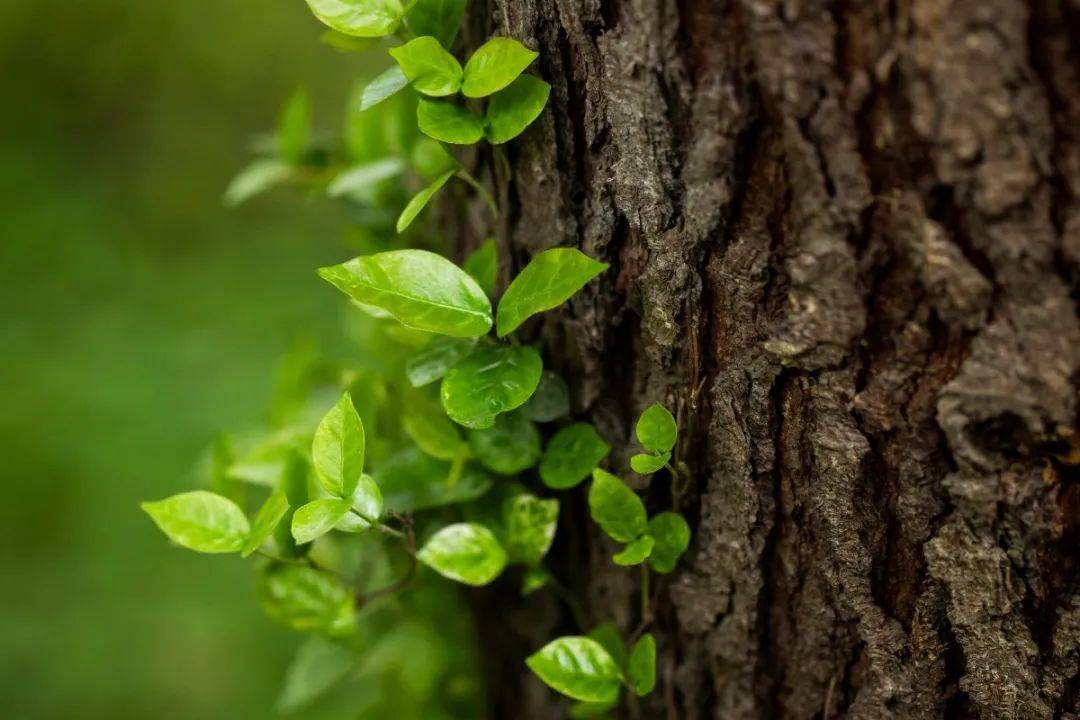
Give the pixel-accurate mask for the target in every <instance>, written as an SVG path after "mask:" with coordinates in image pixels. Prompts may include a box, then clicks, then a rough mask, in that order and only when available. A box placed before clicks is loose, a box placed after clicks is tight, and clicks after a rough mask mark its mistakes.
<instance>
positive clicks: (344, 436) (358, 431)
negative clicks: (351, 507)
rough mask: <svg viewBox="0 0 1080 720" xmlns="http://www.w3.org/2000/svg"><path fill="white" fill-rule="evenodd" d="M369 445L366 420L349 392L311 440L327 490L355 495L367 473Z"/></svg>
mask: <svg viewBox="0 0 1080 720" xmlns="http://www.w3.org/2000/svg"><path fill="white" fill-rule="evenodd" d="M365 445H366V438H365V435H364V423H363V422H361V420H360V415H359V414H357V412H356V408H355V407H353V403H352V398H351V397H350V396H349V393H347V392H346V393H344V394H342V396H341V399H339V400H338V401H337V403H336V404H335V405H334V407H332V408H330V411H329V412H327V413H326V415H325V416H324V417H323V419H322V420H321V421H320V422H319V426H318V427H317V428H316V429H315V437H314V439H313V440H312V442H311V459H312V462H313V464H314V465H315V472H316V474H317V475H318V477H319V482H320V483H321V484H322V486H323V488H324V489H325V490H326V492H328V493H330V494H331V495H333V496H335V497H337V498H349V497H352V494H353V491H354V490H356V485H357V483H359V482H360V475H361V474H362V473H363V472H364V450H365Z"/></svg>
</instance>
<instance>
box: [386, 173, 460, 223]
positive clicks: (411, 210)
mask: <svg viewBox="0 0 1080 720" xmlns="http://www.w3.org/2000/svg"><path fill="white" fill-rule="evenodd" d="M453 175H454V171H453V170H447V171H446V172H444V173H443V174H442V175H440V176H439V177H437V178H435V182H433V183H431V184H430V185H428V186H427V187H426V188H424V189H423V190H421V191H420V192H418V193H416V194H415V195H413V198H412V200H410V201H409V204H408V205H406V206H405V209H404V210H402V211H401V215H400V216H399V217H398V219H397V231H398V232H399V233H400V232H404V231H405V228H407V227H409V225H411V224H412V221H413V220H415V219H416V216H417V215H419V214H420V211H421V210H423V209H424V208H425V207H427V204H428V203H429V202H430V201H431V198H432V197H433V196H434V195H435V193H437V192H439V190H440V189H442V186H443V185H445V184H446V181H447V180H449V179H450V178H451V177H452V176H453Z"/></svg>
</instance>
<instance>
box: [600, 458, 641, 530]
mask: <svg viewBox="0 0 1080 720" xmlns="http://www.w3.org/2000/svg"><path fill="white" fill-rule="evenodd" d="M589 511H590V513H592V518H593V520H595V521H596V524H597V525H599V526H600V527H601V528H603V530H604V532H606V533H607V534H608V535H610V536H611V538H612V539H614V540H618V541H619V542H624V543H628V542H630V541H631V540H634V539H635V538H637V536H638V535H641V533H643V532H645V528H646V527H647V526H648V523H647V522H646V520H645V505H644V504H643V503H642V502H641V498H639V497H638V496H637V493H635V492H634V491H633V490H631V489H630V488H628V487H626V485H624V484H623V481H622V480H620V479H619V478H617V477H615V476H614V475H612V474H611V473H609V472H605V471H604V470H601V469H600V468H596V469H595V470H593V482H592V487H590V488H589Z"/></svg>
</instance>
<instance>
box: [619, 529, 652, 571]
mask: <svg viewBox="0 0 1080 720" xmlns="http://www.w3.org/2000/svg"><path fill="white" fill-rule="evenodd" d="M655 542H656V541H655V540H653V538H652V537H651V536H649V535H642V536H641V537H639V538H637V539H636V540H631V541H630V543H629V544H628V545H627V546H626V547H624V548H623V549H622V550H621V551H620V552H617V553H615V556H614V557H613V558H612V560H614V561H615V564H616V565H622V566H624V567H625V566H628V565H640V564H641V563H643V562H645V560H646V559H647V558H648V557H649V553H651V552H652V549H653V543H655Z"/></svg>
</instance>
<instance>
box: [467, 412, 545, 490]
mask: <svg viewBox="0 0 1080 720" xmlns="http://www.w3.org/2000/svg"><path fill="white" fill-rule="evenodd" d="M469 447H470V448H472V452H473V455H474V456H475V457H476V459H477V460H479V461H480V464H481V465H483V466H484V467H486V468H487V469H488V470H491V471H492V472H496V473H499V474H500V475H516V474H517V473H519V472H521V471H523V470H528V469H529V468H531V467H532V466H533V465H535V464H536V461H537V460H539V459H540V432H539V431H538V430H537V429H536V426H535V425H533V423H532V421H530V420H529V419H528V418H527V417H525V416H524V415H523V414H522V413H520V412H511V413H504V414H502V415H499V416H498V417H497V418H495V424H494V425H492V426H491V427H489V428H483V429H480V430H470V431H469Z"/></svg>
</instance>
